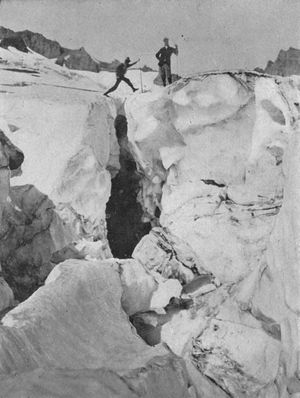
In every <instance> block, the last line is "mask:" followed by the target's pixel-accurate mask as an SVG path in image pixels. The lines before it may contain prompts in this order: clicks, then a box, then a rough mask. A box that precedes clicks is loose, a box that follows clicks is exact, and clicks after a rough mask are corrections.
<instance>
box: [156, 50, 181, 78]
mask: <svg viewBox="0 0 300 398" xmlns="http://www.w3.org/2000/svg"><path fill="white" fill-rule="evenodd" d="M172 54H176V55H177V54H178V49H177V47H176V48H173V47H170V46H168V47H162V48H161V49H160V50H159V51H158V52H157V53H156V54H155V56H156V58H157V59H158V61H159V62H158V66H159V74H160V77H161V80H162V82H163V85H164V86H165V85H166V79H167V80H168V83H169V84H172V73H171V55H172Z"/></svg>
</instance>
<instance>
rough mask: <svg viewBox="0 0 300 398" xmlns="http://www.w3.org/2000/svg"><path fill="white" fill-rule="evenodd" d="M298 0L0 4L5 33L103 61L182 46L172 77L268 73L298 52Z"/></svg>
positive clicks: (3, 0)
mask: <svg viewBox="0 0 300 398" xmlns="http://www.w3.org/2000/svg"><path fill="white" fill-rule="evenodd" d="M299 21H300V0H0V25H1V26H5V27H7V28H10V29H13V30H24V29H29V30H32V31H35V32H39V33H42V34H43V35H44V36H46V37H47V38H50V39H53V40H57V41H58V42H59V43H60V44H61V45H62V46H64V47H69V48H79V47H82V46H83V47H85V49H86V50H87V51H88V52H89V53H90V54H91V55H93V56H95V57H96V58H98V59H100V60H102V61H111V60H113V59H120V60H123V59H124V58H125V57H126V56H130V58H131V59H132V60H135V59H137V58H138V57H140V58H141V64H142V65H143V64H147V65H149V66H152V67H156V66H157V61H156V59H155V57H154V54H155V53H156V52H157V51H158V49H159V48H160V47H161V46H162V39H163V38H164V37H165V36H167V37H169V38H170V44H173V43H177V44H178V47H179V56H178V58H177V57H175V56H173V60H172V61H173V72H175V73H176V72H179V73H180V74H188V73H194V72H202V71H207V70H215V69H218V70H220V69H239V68H246V69H253V68H255V67H256V66H260V67H265V66H266V63H267V61H268V60H269V59H271V60H274V59H276V57H277V54H278V52H279V50H280V49H288V48H289V47H296V48H300V23H299Z"/></svg>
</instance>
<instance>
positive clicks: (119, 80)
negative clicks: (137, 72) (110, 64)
mask: <svg viewBox="0 0 300 398" xmlns="http://www.w3.org/2000/svg"><path fill="white" fill-rule="evenodd" d="M122 80H123V82H125V83H127V84H128V86H129V87H131V88H132V90H133V91H135V90H136V89H135V88H134V87H133V84H132V83H131V81H130V80H129V79H127V77H125V76H123V77H118V76H117V81H116V83H115V84H114V86H112V88H110V89H109V90H108V91H106V93H105V95H107V94H109V93H112V92H113V91H115V90H116V89H117V88H118V87H119V84H120V83H121V81H122Z"/></svg>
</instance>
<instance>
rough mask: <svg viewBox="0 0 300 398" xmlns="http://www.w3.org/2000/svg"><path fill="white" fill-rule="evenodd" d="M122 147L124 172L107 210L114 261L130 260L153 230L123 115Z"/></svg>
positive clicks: (119, 123) (115, 181)
mask: <svg viewBox="0 0 300 398" xmlns="http://www.w3.org/2000/svg"><path fill="white" fill-rule="evenodd" d="M115 129H116V134H117V138H118V142H119V146H120V166H121V167H120V171H119V173H118V174H117V175H116V176H115V177H114V178H113V179H112V188H111V196H110V198H109V201H108V203H107V206H106V222H107V237H108V241H109V245H110V248H111V252H112V254H113V256H114V257H117V258H128V257H131V255H132V252H133V250H134V248H135V246H136V245H137V243H138V242H139V241H140V239H141V238H142V237H143V236H144V235H146V234H147V233H148V232H149V231H150V230H151V224H150V223H149V222H146V223H144V222H143V221H142V218H143V209H142V206H141V204H140V203H139V202H138V199H137V196H138V193H139V191H140V180H141V179H142V176H141V175H140V174H139V173H138V172H137V167H136V163H135V160H134V158H133V156H132V154H131V152H130V149H129V145H128V138H127V120H126V117H125V116H123V115H118V116H117V117H116V119H115Z"/></svg>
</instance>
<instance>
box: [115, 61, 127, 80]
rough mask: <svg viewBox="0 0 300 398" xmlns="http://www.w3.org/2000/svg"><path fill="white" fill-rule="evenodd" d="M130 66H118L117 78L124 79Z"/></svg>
mask: <svg viewBox="0 0 300 398" xmlns="http://www.w3.org/2000/svg"><path fill="white" fill-rule="evenodd" d="M127 69H128V66H127V65H125V64H120V65H118V66H117V69H116V75H117V77H124V76H125V74H126V72H127Z"/></svg>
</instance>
